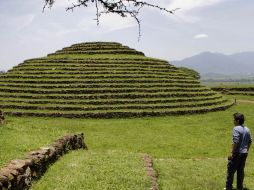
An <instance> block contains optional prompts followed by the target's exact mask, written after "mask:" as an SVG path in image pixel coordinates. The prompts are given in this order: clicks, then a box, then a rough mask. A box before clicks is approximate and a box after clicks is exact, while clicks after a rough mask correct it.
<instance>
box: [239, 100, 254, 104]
mask: <svg viewBox="0 0 254 190" xmlns="http://www.w3.org/2000/svg"><path fill="white" fill-rule="evenodd" d="M237 102H240V103H250V104H254V101H251V100H236V103H237Z"/></svg>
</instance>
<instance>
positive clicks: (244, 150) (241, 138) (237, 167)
mask: <svg viewBox="0 0 254 190" xmlns="http://www.w3.org/2000/svg"><path fill="white" fill-rule="evenodd" d="M233 118H234V125H235V127H234V128H233V138H232V151H231V155H230V156H229V157H228V167H227V181H226V188H225V189H226V190H232V189H233V179H234V173H235V172H236V171H237V189H238V190H242V189H243V179H244V167H245V161H246V158H247V156H248V151H249V148H250V145H251V142H252V138H251V134H250V130H249V129H248V128H247V127H246V126H244V125H243V124H244V115H243V114H241V113H235V114H234V115H233Z"/></svg>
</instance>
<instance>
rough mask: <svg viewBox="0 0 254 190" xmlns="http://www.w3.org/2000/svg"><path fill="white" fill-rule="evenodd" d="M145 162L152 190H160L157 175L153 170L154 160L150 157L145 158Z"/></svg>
mask: <svg viewBox="0 0 254 190" xmlns="http://www.w3.org/2000/svg"><path fill="white" fill-rule="evenodd" d="M144 161H145V168H146V173H147V175H148V176H149V178H150V180H151V183H152V187H151V188H150V189H151V190H159V186H158V182H157V174H156V172H155V170H154V168H153V159H152V157H151V156H149V155H145V156H144Z"/></svg>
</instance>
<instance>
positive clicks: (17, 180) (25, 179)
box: [0, 133, 87, 190]
mask: <svg viewBox="0 0 254 190" xmlns="http://www.w3.org/2000/svg"><path fill="white" fill-rule="evenodd" d="M81 148H83V149H87V146H86V144H85V142H84V134H83V133H82V134H78V135H66V136H64V137H62V138H60V139H58V140H56V141H55V142H54V143H53V144H52V145H51V146H49V147H43V148H41V149H39V150H36V151H32V152H29V153H28V154H27V155H26V156H25V158H24V159H17V160H12V161H11V162H10V163H9V164H8V165H6V166H5V167H3V168H2V169H1V170H0V190H2V189H13V190H14V189H15V190H24V189H29V187H30V186H31V182H32V180H34V179H38V178H39V177H41V176H42V174H43V173H44V172H45V171H46V170H47V168H48V167H49V165H50V164H52V163H54V162H55V161H56V160H57V159H58V158H59V157H60V156H62V155H63V154H65V153H67V152H68V151H69V150H76V149H81Z"/></svg>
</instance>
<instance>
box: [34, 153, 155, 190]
mask: <svg viewBox="0 0 254 190" xmlns="http://www.w3.org/2000/svg"><path fill="white" fill-rule="evenodd" d="M142 156H143V155H140V154H133V153H126V152H122V151H107V152H104V153H101V152H94V151H88V152H87V151H84V150H81V151H73V152H71V153H70V154H68V155H66V156H64V157H63V158H61V159H60V161H58V162H57V163H56V164H54V165H53V166H52V167H51V168H50V169H49V170H48V172H47V173H46V175H44V176H43V177H42V178H41V180H39V181H38V182H37V183H36V184H34V185H33V186H32V189H34V190H45V189H50V190H67V189H91V190H92V189H100V190H106V189H110V190H125V189H130V190H131V189H149V186H151V184H150V181H149V178H148V177H147V176H146V173H145V170H144V162H143V160H142ZM74 176H75V177H74ZM52 179H54V180H52ZM59 184H61V185H59Z"/></svg>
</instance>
